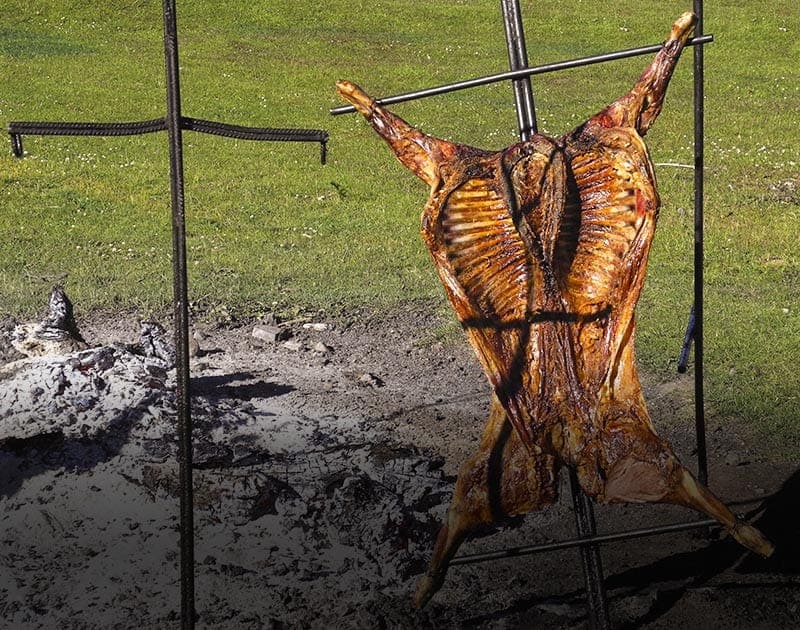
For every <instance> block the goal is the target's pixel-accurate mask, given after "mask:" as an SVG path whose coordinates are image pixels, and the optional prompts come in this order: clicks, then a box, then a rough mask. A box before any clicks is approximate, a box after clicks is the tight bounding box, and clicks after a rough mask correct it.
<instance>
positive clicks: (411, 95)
mask: <svg viewBox="0 0 800 630" xmlns="http://www.w3.org/2000/svg"><path fill="white" fill-rule="evenodd" d="M712 41H714V36H713V35H703V36H702V37H694V38H692V39H690V40H689V41H688V42H686V45H687V46H695V45H698V44H708V43H710V42H712ZM661 46H662V44H653V45H652V46H642V47H640V48H629V49H627V50H620V51H617V52H612V53H605V54H602V55H594V56H592V57H580V58H578V59H571V60H569V61H559V62H556V63H549V64H545V65H542V66H532V67H530V68H521V69H519V70H510V71H509V72H500V73H498V74H490V75H488V76H485V77H479V78H477V79H467V80H466V81H458V82H456V83H447V84H445V85H439V86H437V87H432V88H427V89H423V90H416V91H414V92H405V93H403V94H396V95H394V96H386V97H384V98H379V99H376V100H377V102H378V103H380V104H381V105H391V104H392V103H403V102H405V101H413V100H416V99H420V98H426V97H428V96H436V95H437V94H447V93H448V92H456V91H458V90H465V89H467V88H473V87H479V86H481V85H489V84H490V83H499V82H500V81H508V80H513V79H521V78H523V77H530V76H533V75H535V74H545V73H548V72H556V71H558V70H568V69H570V68H580V67H582V66H590V65H593V64H596V63H602V62H605V61H615V60H617V59H627V58H628V57H638V56H640V55H648V54H652V53H655V52H658V51H659V50H661ZM354 111H356V110H355V107H353V106H352V105H342V106H340V107H334V108H333V109H331V110H330V113H331V115H333V116H338V115H340V114H351V113H353V112H354Z"/></svg>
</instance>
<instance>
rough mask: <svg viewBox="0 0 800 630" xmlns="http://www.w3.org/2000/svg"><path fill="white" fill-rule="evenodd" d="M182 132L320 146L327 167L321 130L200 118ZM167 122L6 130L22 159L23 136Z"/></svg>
mask: <svg viewBox="0 0 800 630" xmlns="http://www.w3.org/2000/svg"><path fill="white" fill-rule="evenodd" d="M181 128H182V129H185V130H188V131H197V132H200V133H208V134H212V135H217V136H224V137H226V138H238V139H240V140H257V141H277V142H318V143H319V144H320V151H321V154H320V159H321V161H322V163H323V164H324V163H325V156H326V145H327V142H328V132H327V131H323V130H321V129H283V128H272V127H243V126H241V125H230V124H227V123H221V122H216V121H213V120H203V119H200V118H189V117H182V118H181ZM166 129H167V121H166V119H165V118H154V119H153V120H141V121H136V122H112V123H99V122H9V123H8V125H7V130H8V133H9V135H10V136H11V148H12V150H13V151H14V155H15V156H17V157H22V155H23V150H22V136H23V135H39V136H133V135H139V134H145V133H155V132H158V131H165V130H166Z"/></svg>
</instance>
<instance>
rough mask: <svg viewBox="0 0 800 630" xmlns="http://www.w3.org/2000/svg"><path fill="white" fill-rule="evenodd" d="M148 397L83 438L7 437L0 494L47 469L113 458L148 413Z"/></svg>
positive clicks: (77, 467)
mask: <svg viewBox="0 0 800 630" xmlns="http://www.w3.org/2000/svg"><path fill="white" fill-rule="evenodd" d="M150 404H152V400H150V399H147V400H145V401H143V402H142V403H140V404H139V405H137V406H136V407H134V408H132V409H130V410H129V411H127V412H126V413H121V414H119V415H118V416H117V417H116V418H114V419H113V420H111V422H109V423H108V426H107V427H106V428H105V429H103V430H102V431H99V432H98V433H96V434H94V435H92V436H91V437H86V438H72V437H69V438H65V437H64V435H63V434H62V433H61V432H60V431H57V432H53V433H47V434H41V435H36V436H33V437H30V438H25V439H19V438H9V439H7V440H4V441H3V443H2V444H0V497H11V496H13V495H14V494H15V493H16V492H17V491H18V490H19V488H20V486H22V484H23V483H24V482H25V481H26V480H28V479H31V478H33V477H36V476H37V475H40V474H41V473H44V472H47V471H50V470H64V471H65V472H71V473H85V472H88V471H90V470H92V469H93V468H94V467H95V466H97V465H98V464H100V463H103V462H107V461H109V460H110V459H112V458H114V457H116V456H117V455H118V454H119V453H120V451H121V449H122V447H123V446H124V445H125V443H126V442H127V441H128V439H129V438H130V433H131V430H132V429H133V427H134V426H135V425H136V424H137V423H139V422H140V421H141V420H142V419H143V418H144V417H145V415H146V414H147V413H149V411H148V408H149V406H150Z"/></svg>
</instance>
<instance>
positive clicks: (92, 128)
mask: <svg viewBox="0 0 800 630" xmlns="http://www.w3.org/2000/svg"><path fill="white" fill-rule="evenodd" d="M163 14H164V60H165V68H166V80H167V95H166V96H167V99H166V100H167V114H166V116H165V117H164V118H157V119H155V120H146V121H140V122H127V123H97V122H89V123H84V122H80V123H74V122H72V123H71V122H9V123H8V127H7V129H8V133H9V135H10V136H11V148H12V151H13V152H14V155H16V156H17V157H22V156H23V155H24V151H23V146H22V136H23V135H29V134H30V135H66V136H129V135H138V134H145V133H154V132H157V131H166V132H167V134H168V137H169V166H170V192H171V207H172V265H173V318H174V325H175V333H174V334H175V353H176V357H175V365H176V371H177V373H176V406H177V412H178V440H179V444H178V457H179V466H180V474H179V478H180V495H181V498H180V579H181V627H182V628H184V629H186V630H190V629H191V628H194V624H195V617H196V612H195V593H194V514H193V490H192V485H193V484H192V417H191V392H190V388H189V309H188V279H187V265H186V214H185V208H184V191H183V184H184V176H183V137H182V133H183V131H184V130H188V131H198V132H201V133H209V134H214V135H220V136H225V137H228V138H239V139H243V140H262V141H264V140H272V141H279V142H318V143H319V144H320V159H321V161H322V163H323V164H324V163H325V148H326V143H327V141H328V133H327V131H322V130H319V129H275V128H260V127H241V126H238V125H230V124H226V123H220V122H214V121H210V120H202V119H197V118H188V117H184V116H183V115H182V114H181V96H180V71H179V66H178V27H177V20H176V11H175V0H163Z"/></svg>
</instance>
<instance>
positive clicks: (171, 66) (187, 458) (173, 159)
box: [163, 0, 195, 630]
mask: <svg viewBox="0 0 800 630" xmlns="http://www.w3.org/2000/svg"><path fill="white" fill-rule="evenodd" d="M163 6H164V57H165V65H166V74H167V118H166V120H167V132H168V134H169V169H170V191H171V201H172V265H173V307H174V321H175V352H176V357H175V365H176V370H177V374H176V379H177V411H178V454H179V460H180V461H179V464H180V486H181V500H180V551H181V557H180V572H181V627H182V628H184V629H185V630H191V629H192V628H194V621H195V610H194V513H193V503H194V501H193V488H192V419H191V399H190V395H189V308H188V280H187V273H186V214H185V210H184V196H183V138H182V133H181V97H180V82H179V69H178V28H177V21H176V17H175V0H164V2H163Z"/></svg>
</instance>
